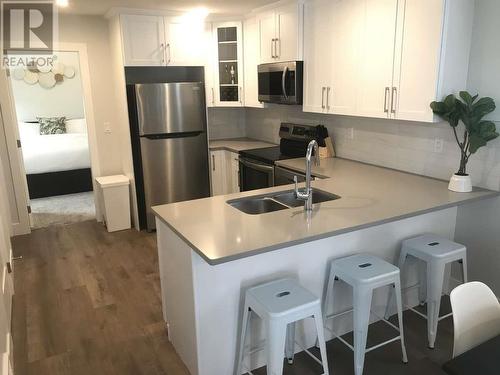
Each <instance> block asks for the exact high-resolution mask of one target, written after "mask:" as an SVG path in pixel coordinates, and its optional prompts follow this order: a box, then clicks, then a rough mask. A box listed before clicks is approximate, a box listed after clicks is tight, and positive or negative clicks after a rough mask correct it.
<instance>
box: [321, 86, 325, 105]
mask: <svg viewBox="0 0 500 375" xmlns="http://www.w3.org/2000/svg"><path fill="white" fill-rule="evenodd" d="M325 89H326V87H322V88H321V108H323V109H325Z"/></svg>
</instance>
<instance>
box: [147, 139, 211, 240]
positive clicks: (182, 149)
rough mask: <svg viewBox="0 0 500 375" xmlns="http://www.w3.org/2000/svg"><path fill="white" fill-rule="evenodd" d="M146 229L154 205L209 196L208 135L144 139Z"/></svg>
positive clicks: (150, 225)
mask: <svg viewBox="0 0 500 375" xmlns="http://www.w3.org/2000/svg"><path fill="white" fill-rule="evenodd" d="M141 158H142V169H143V174H144V193H145V201H146V216H147V229H148V230H153V229H154V228H155V219H154V215H153V212H152V210H151V207H152V206H156V205H160V204H166V203H173V202H180V201H185V200H190V199H197V198H204V197H209V196H210V182H209V167H208V147H207V135H206V133H199V134H194V135H193V136H190V137H183V138H158V139H153V138H146V137H141Z"/></svg>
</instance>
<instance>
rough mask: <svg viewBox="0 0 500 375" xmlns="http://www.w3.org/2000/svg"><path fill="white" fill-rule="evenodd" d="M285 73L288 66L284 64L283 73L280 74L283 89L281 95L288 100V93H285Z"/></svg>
mask: <svg viewBox="0 0 500 375" xmlns="http://www.w3.org/2000/svg"><path fill="white" fill-rule="evenodd" d="M286 73H288V66H285V68H284V69H283V75H282V76H281V90H282V91H283V96H284V97H285V100H288V95H287V94H286V85H285V80H286Z"/></svg>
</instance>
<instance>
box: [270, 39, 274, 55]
mask: <svg viewBox="0 0 500 375" xmlns="http://www.w3.org/2000/svg"><path fill="white" fill-rule="evenodd" d="M271 58H272V59H274V38H273V39H271Z"/></svg>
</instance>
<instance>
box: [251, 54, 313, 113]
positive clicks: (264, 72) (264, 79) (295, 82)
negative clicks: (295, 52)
mask: <svg viewBox="0 0 500 375" xmlns="http://www.w3.org/2000/svg"><path fill="white" fill-rule="evenodd" d="M303 70H304V67H303V62H302V61H287V62H281V63H269V64H260V65H259V66H258V67H257V72H258V90H259V101H260V102H264V103H277V104H302V91H303V89H302V85H303Z"/></svg>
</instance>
